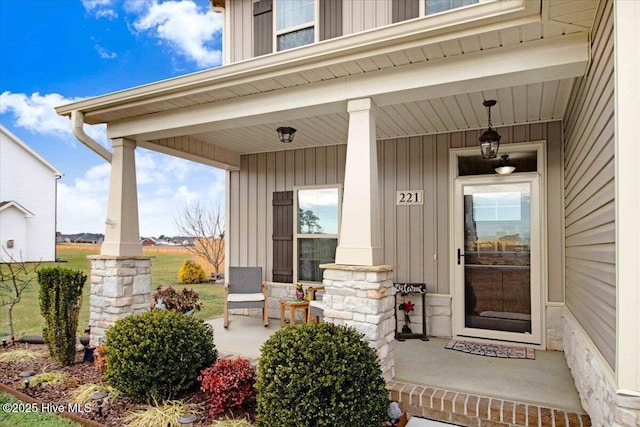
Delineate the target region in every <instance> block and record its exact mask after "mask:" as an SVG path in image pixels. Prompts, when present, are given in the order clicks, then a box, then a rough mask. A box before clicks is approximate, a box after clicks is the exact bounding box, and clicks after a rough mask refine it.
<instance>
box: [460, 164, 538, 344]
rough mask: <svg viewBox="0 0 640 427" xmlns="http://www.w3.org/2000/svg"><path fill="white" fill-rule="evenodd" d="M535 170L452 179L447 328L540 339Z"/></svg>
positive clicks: (516, 338)
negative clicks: (451, 293) (451, 319)
mask: <svg viewBox="0 0 640 427" xmlns="http://www.w3.org/2000/svg"><path fill="white" fill-rule="evenodd" d="M539 193H540V188H539V178H538V175H537V174H536V173H522V174H514V175H510V176H484V177H462V178H458V179H456V184H455V230H454V234H455V237H454V239H455V247H454V250H455V253H454V259H453V261H454V263H455V265H454V271H455V273H454V277H455V302H454V304H455V312H456V315H455V332H456V335H459V336H469V337H477V338H487V339H498V340H504V341H513V342H523V343H530V344H540V343H541V329H542V327H541V311H542V307H541V298H540V295H541V290H542V278H543V277H544V275H543V274H542V272H541V234H540V233H541V232H542V227H541V217H540V197H539Z"/></svg>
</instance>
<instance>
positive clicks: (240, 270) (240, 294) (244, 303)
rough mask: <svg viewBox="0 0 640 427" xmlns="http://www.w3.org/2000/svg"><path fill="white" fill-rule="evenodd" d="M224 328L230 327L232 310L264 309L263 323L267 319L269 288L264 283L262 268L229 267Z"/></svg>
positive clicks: (267, 321) (225, 286)
mask: <svg viewBox="0 0 640 427" xmlns="http://www.w3.org/2000/svg"><path fill="white" fill-rule="evenodd" d="M224 289H225V295H224V327H225V328H226V327H228V326H229V310H230V309H232V308H262V322H263V323H264V326H265V327H266V326H269V318H268V317H267V286H266V285H265V284H264V283H262V267H229V281H228V282H227V283H226V284H225V285H224Z"/></svg>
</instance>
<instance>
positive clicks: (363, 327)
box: [320, 264, 395, 381]
mask: <svg viewBox="0 0 640 427" xmlns="http://www.w3.org/2000/svg"><path fill="white" fill-rule="evenodd" d="M320 268H323V269H324V274H323V277H324V280H323V284H324V287H325V293H324V296H323V299H322V301H323V303H324V320H325V321H326V322H332V323H334V324H337V325H345V326H351V327H354V328H355V329H357V330H358V331H360V332H361V333H362V334H364V339H365V340H366V341H367V342H368V343H369V345H370V346H371V347H372V348H373V349H375V351H376V353H377V355H378V358H379V360H380V367H381V369H382V375H383V377H384V378H385V380H387V381H389V380H391V378H393V377H394V376H395V369H394V363H395V362H394V357H393V349H392V347H391V345H390V344H391V342H392V341H393V339H394V335H395V317H394V306H395V297H394V292H393V270H394V268H395V267H394V266H390V265H379V266H372V267H369V266H349V265H340V264H323V265H321V266H320Z"/></svg>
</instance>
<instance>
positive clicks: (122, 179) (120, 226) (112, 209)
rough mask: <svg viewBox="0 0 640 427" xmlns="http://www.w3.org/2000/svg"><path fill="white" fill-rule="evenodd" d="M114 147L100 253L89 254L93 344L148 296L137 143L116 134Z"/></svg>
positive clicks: (140, 307)
mask: <svg viewBox="0 0 640 427" xmlns="http://www.w3.org/2000/svg"><path fill="white" fill-rule="evenodd" d="M112 147H113V155H112V159H111V180H110V183H109V202H108V206H107V218H106V221H105V224H106V226H105V239H104V243H103V244H102V247H101V251H100V255H97V256H91V257H89V259H90V261H91V297H90V299H89V304H90V310H89V326H90V327H91V336H90V339H91V345H93V346H96V345H99V344H100V343H101V342H102V340H103V338H104V334H105V332H106V330H107V329H108V328H109V327H110V326H111V325H113V324H114V323H115V322H116V321H117V320H118V319H121V318H123V317H127V316H129V315H132V314H139V313H142V312H143V311H145V310H148V309H149V302H150V301H149V300H150V296H151V258H150V257H148V256H143V254H142V245H141V244H140V237H139V234H140V233H139V231H138V194H137V185H136V161H135V149H136V144H135V142H133V141H130V140H127V139H114V140H112Z"/></svg>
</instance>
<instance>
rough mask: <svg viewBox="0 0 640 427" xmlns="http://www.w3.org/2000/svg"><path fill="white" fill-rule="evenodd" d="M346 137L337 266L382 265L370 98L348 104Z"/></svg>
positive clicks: (373, 103)
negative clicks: (347, 132) (347, 133)
mask: <svg viewBox="0 0 640 427" xmlns="http://www.w3.org/2000/svg"><path fill="white" fill-rule="evenodd" d="M347 110H348V111H349V136H348V140H347V159H346V165H345V174H344V193H343V197H342V199H343V202H342V223H341V227H340V244H339V245H338V248H337V249H336V264H344V265H369V266H372V265H379V264H382V263H383V250H382V243H381V242H382V240H381V234H382V233H381V223H380V212H379V211H380V206H379V201H380V194H379V190H378V153H377V145H376V114H375V110H376V104H375V102H374V101H373V100H372V99H371V98H363V99H355V100H351V101H349V103H348V106H347Z"/></svg>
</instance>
